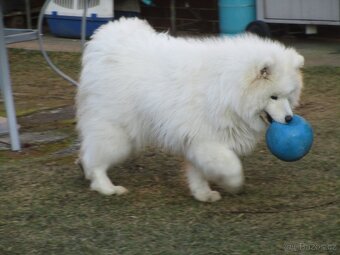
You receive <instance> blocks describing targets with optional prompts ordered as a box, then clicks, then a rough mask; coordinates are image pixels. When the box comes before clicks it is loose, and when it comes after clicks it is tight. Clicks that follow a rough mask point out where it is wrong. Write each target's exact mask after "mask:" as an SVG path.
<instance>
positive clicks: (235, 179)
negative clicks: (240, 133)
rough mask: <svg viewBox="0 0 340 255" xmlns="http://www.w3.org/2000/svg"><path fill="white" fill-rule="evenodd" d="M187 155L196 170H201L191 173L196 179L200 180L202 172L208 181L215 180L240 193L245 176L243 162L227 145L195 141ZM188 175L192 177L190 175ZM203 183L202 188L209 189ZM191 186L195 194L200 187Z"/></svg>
mask: <svg viewBox="0 0 340 255" xmlns="http://www.w3.org/2000/svg"><path fill="white" fill-rule="evenodd" d="M186 157H187V160H188V161H190V162H191V164H192V165H193V166H194V167H195V169H196V171H199V173H196V176H195V175H194V174H191V175H193V176H194V177H195V178H196V180H199V179H198V178H197V176H199V174H200V175H201V177H202V178H204V179H205V180H206V181H211V182H214V183H216V184H218V185H220V186H221V187H222V188H224V189H225V190H226V191H228V192H231V193H238V192H239V191H240V190H241V189H242V186H243V183H244V176H243V171H242V165H241V162H240V160H239V158H238V157H237V155H236V154H235V153H234V152H233V151H232V150H230V149H228V148H227V147H226V146H225V145H223V144H219V143H211V142H201V143H195V144H192V145H191V147H190V149H189V150H188V152H187V155H186ZM188 177H189V178H190V175H188ZM201 183H203V184H202V189H203V190H207V189H206V188H205V184H204V182H201ZM189 184H190V179H189ZM196 186H197V185H196ZM190 188H191V191H192V193H193V195H194V196H195V190H198V188H196V189H194V190H193V189H192V185H190ZM209 190H210V189H209ZM210 191H211V190H210ZM196 193H197V192H196ZM197 199H198V198H197ZM198 200H200V199H198Z"/></svg>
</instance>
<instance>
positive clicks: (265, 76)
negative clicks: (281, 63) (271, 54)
mask: <svg viewBox="0 0 340 255" xmlns="http://www.w3.org/2000/svg"><path fill="white" fill-rule="evenodd" d="M269 75H270V68H269V66H267V65H265V66H263V67H262V68H261V70H260V74H259V77H260V78H261V79H268V76H269Z"/></svg>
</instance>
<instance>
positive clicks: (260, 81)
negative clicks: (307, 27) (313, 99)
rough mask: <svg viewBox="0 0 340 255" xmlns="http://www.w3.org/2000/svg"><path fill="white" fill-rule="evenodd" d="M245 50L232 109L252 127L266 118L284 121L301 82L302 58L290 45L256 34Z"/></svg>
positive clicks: (260, 125)
mask: <svg viewBox="0 0 340 255" xmlns="http://www.w3.org/2000/svg"><path fill="white" fill-rule="evenodd" d="M255 40H256V42H257V44H256V43H255V44H254V46H253V47H254V49H253V50H251V49H249V51H248V53H247V56H245V57H247V59H248V61H247V62H246V61H245V62H244V63H248V64H245V68H244V69H242V71H241V72H244V75H243V76H242V77H244V79H243V80H242V82H241V84H242V85H241V86H240V91H239V93H240V97H241V98H242V100H240V103H239V105H238V106H237V107H236V108H235V109H234V110H235V111H238V114H239V115H240V116H241V117H242V119H244V120H245V121H246V122H247V123H249V124H250V126H252V127H253V128H255V129H257V130H261V129H263V128H264V127H265V126H266V122H271V121H272V120H275V121H277V122H280V123H287V122H289V121H290V120H291V119H292V116H293V109H294V107H295V106H297V105H298V102H299V98H300V94H301V89H302V86H303V83H302V75H301V68H302V67H303V64H304V58H303V57H302V56H301V55H299V54H298V53H297V52H296V51H295V50H294V49H291V48H286V47H284V46H283V45H281V44H279V43H277V42H273V41H269V40H262V39H260V38H258V39H255Z"/></svg>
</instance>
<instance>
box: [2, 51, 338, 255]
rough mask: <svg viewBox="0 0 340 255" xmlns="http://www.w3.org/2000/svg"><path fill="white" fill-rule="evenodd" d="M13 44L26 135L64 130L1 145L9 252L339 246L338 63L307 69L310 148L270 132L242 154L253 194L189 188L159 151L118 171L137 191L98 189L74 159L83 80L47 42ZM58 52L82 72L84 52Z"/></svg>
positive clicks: (308, 250)
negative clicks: (198, 195)
mask: <svg viewBox="0 0 340 255" xmlns="http://www.w3.org/2000/svg"><path fill="white" fill-rule="evenodd" d="M9 54H10V60H11V73H12V80H13V91H14V95H15V101H16V102H15V103H16V107H17V112H18V115H19V123H20V125H21V133H32V132H51V134H54V133H58V134H60V133H61V134H64V136H65V138H64V139H62V140H58V141H54V142H45V143H39V142H36V143H34V142H31V143H27V144H24V146H25V148H24V149H23V151H22V152H20V153H14V152H10V151H8V150H2V151H0V174H1V176H0V254H3V255H5V254H20V255H22V254H25V255H29V254H62V255H66V254H107V255H115V254H117V255H123V254H124V255H125V254H131V255H132V254H133V255H137V254H142V255H149V254H174V255H181V254H183V255H190V254H193V255H207V254H339V251H340V247H339V240H340V224H339V223H340V221H339V218H340V217H339V216H340V211H339V199H338V197H339V186H340V181H339V171H340V122H339V119H340V68H336V67H327V66H320V67H310V68H305V70H304V76H305V89H304V93H303V96H302V103H301V106H300V107H299V108H298V109H297V111H296V112H297V113H298V114H300V115H302V116H304V117H305V118H306V119H308V120H309V121H310V122H311V124H312V126H313V128H314V132H315V141H314V146H313V148H312V150H311V152H310V153H309V154H308V155H307V156H306V157H305V158H304V159H302V160H300V161H298V162H295V163H284V162H281V161H279V160H277V159H276V158H274V156H272V155H271V154H270V153H269V152H268V151H267V149H266V147H265V145H264V143H263V142H262V143H261V144H260V145H259V146H258V147H257V149H256V150H255V152H254V153H253V154H252V155H251V156H249V157H245V158H243V159H242V161H243V163H244V169H245V175H246V185H245V190H244V193H243V194H241V195H237V196H232V195H228V194H226V193H223V192H222V194H223V199H222V200H221V201H219V202H216V203H213V204H207V203H200V202H197V201H195V200H194V199H193V198H192V197H190V195H189V190H188V188H187V185H186V183H185V178H184V174H183V172H182V170H181V168H182V159H181V158H176V157H173V156H171V155H168V154H166V153H164V152H161V151H158V150H154V149H149V150H147V151H145V152H144V153H143V154H142V155H140V156H138V157H136V158H132V159H130V160H129V161H127V162H125V163H124V164H122V165H120V166H117V167H115V168H113V169H112V170H111V171H110V175H111V177H112V178H113V179H114V180H115V183H117V184H120V185H123V186H125V187H127V188H128V189H129V190H130V192H129V193H128V194H127V195H125V196H120V197H116V196H112V197H105V196H102V195H99V194H97V193H95V192H92V191H90V190H89V188H88V186H89V185H88V183H87V181H85V180H84V179H83V176H82V174H81V172H80V170H79V169H78V167H77V166H76V165H75V164H74V161H75V159H76V158H77V152H76V150H74V148H76V147H77V136H76V133H75V131H74V126H75V122H74V119H73V114H72V107H70V106H72V105H73V97H74V94H75V88H74V87H72V86H71V85H69V84H67V83H66V82H65V81H63V80H61V78H59V77H57V76H56V75H55V74H54V73H52V71H51V70H50V69H49V68H48V67H47V65H46V64H45V62H44V61H43V59H42V57H41V56H40V53H39V52H34V51H25V50H10V52H9ZM52 58H53V59H54V61H55V62H56V63H57V65H58V66H60V67H61V69H63V70H65V71H66V72H67V73H69V74H70V75H72V76H73V77H77V75H78V72H79V66H80V64H79V55H78V54H71V53H54V54H52ZM64 109H71V114H70V113H69V111H68V112H67V113H68V114H65V111H64ZM58 111H60V115H58V114H55V112H58ZM1 115H4V108H3V104H1V105H0V116H1ZM72 148H73V149H72Z"/></svg>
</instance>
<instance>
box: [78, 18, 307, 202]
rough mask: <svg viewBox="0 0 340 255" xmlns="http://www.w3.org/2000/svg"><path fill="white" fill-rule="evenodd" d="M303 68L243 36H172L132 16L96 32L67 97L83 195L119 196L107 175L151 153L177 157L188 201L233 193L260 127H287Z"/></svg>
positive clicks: (264, 42) (282, 50)
mask: <svg viewBox="0 0 340 255" xmlns="http://www.w3.org/2000/svg"><path fill="white" fill-rule="evenodd" d="M303 62H304V59H303V57H302V56H301V55H299V54H298V53H297V52H296V51H295V50H294V49H291V48H286V47H285V46H283V45H282V44H280V43H278V42H274V41H271V40H269V39H261V38H259V37H257V36H255V35H250V34H245V35H240V36H235V37H218V38H207V39H187V38H174V37H172V36H170V35H169V34H167V33H157V32H155V30H154V29H152V28H151V26H150V25H149V24H148V23H147V22H146V21H142V20H140V19H136V18H133V19H120V20H119V21H115V22H111V23H109V24H107V25H104V26H102V27H101V28H100V29H99V30H98V31H97V32H96V33H95V34H94V36H93V37H92V40H91V41H90V42H89V43H88V44H87V46H86V49H85V51H84V55H83V62H82V72H81V77H80V86H79V89H78V92H77V97H76V104H77V120H78V122H77V129H78V131H79V133H80V137H81V149H80V162H81V165H82V167H83V169H84V173H85V176H86V178H87V179H89V180H90V181H91V189H92V190H95V191H98V192H100V193H102V194H105V195H111V194H117V195H120V194H123V193H125V192H127V189H125V188H124V187H122V186H117V185H115V184H113V183H112V182H111V180H110V179H109V178H108V176H107V170H108V169H109V168H110V167H111V166H113V165H116V164H118V163H120V162H122V161H123V160H125V159H127V158H128V157H129V155H130V154H131V153H133V152H136V151H139V150H141V149H142V148H143V147H145V146H148V145H156V146H159V147H160V148H162V149H164V150H167V151H169V152H172V153H175V154H177V155H178V154H180V155H183V157H184V159H185V161H186V174H187V178H188V184H189V188H190V191H191V193H192V195H193V196H194V197H195V198H196V199H197V200H199V201H204V202H214V201H217V200H219V199H220V198H221V196H220V193H219V192H217V191H213V190H211V188H210V186H209V184H210V183H215V184H217V185H219V186H220V187H222V188H223V189H225V190H226V191H228V192H232V193H235V192H238V191H240V190H241V188H242V186H243V183H244V174H243V170H242V165H241V162H240V159H239V156H240V155H245V154H247V153H249V152H251V151H252V150H253V148H254V146H255V144H256V142H257V141H258V140H259V138H261V137H262V136H263V131H264V130H265V129H266V126H267V122H268V121H271V120H275V121H278V122H281V123H286V122H289V121H290V120H291V118H292V115H293V112H292V109H293V108H294V106H296V105H297V104H298V101H299V97H300V92H301V88H302V76H301V72H300V68H301V67H302V66H303ZM160 170H161V169H160Z"/></svg>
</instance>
